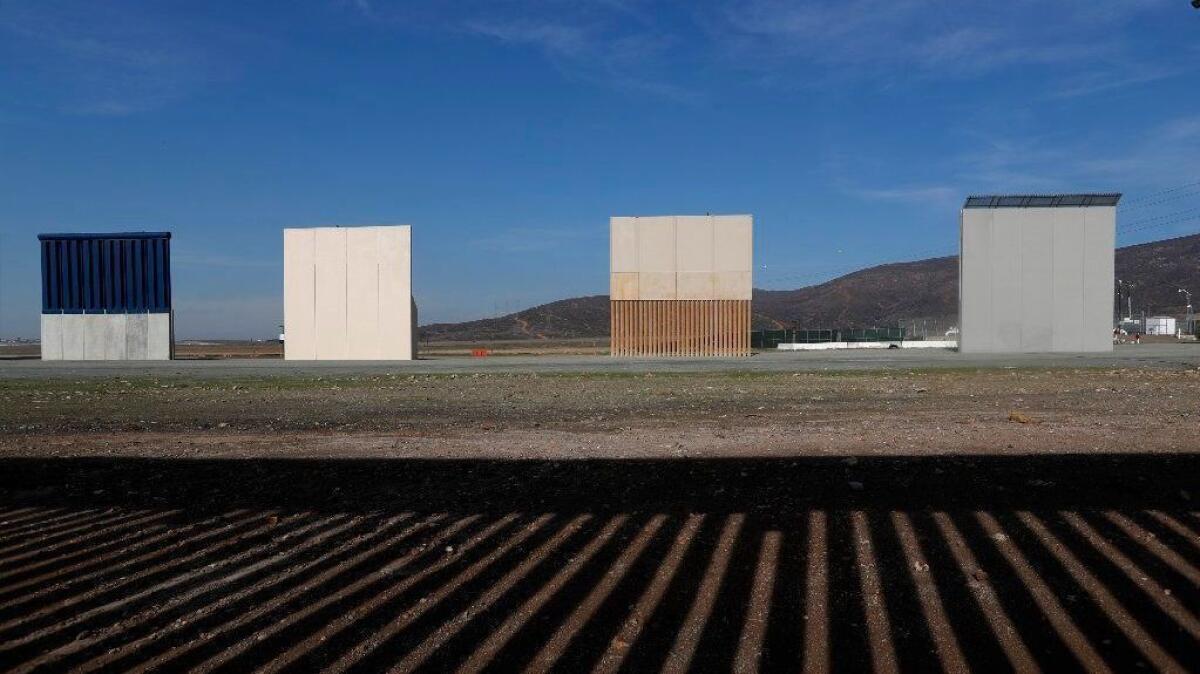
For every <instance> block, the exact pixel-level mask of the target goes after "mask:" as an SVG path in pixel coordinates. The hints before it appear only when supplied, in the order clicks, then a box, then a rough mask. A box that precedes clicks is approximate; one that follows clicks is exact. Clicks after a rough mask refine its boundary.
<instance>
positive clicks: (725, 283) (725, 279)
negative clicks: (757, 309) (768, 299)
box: [713, 271, 754, 300]
mask: <svg viewBox="0 0 1200 674" xmlns="http://www.w3.org/2000/svg"><path fill="white" fill-rule="evenodd" d="M753 291H754V288H753V283H752V281H751V277H750V272H748V271H719V272H716V273H714V274H713V299H717V300H748V299H750V298H751V295H752V294H753Z"/></svg>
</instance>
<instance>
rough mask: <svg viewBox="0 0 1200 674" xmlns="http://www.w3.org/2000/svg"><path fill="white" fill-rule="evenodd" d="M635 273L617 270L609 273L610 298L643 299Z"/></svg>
mask: <svg viewBox="0 0 1200 674" xmlns="http://www.w3.org/2000/svg"><path fill="white" fill-rule="evenodd" d="M638 276H639V274H637V273H636V272H635V273H625V272H616V273H613V274H610V275H609V298H610V299H614V300H637V299H641V295H640V292H639V290H638Z"/></svg>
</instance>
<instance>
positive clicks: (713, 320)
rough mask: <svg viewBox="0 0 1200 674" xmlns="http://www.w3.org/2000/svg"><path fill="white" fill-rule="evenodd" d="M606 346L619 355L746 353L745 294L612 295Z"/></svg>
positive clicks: (747, 314) (747, 313) (747, 309)
mask: <svg viewBox="0 0 1200 674" xmlns="http://www.w3.org/2000/svg"><path fill="white" fill-rule="evenodd" d="M610 309H611V312H610V313H611V316H610V334H611V346H610V349H609V353H611V354H612V355H613V356H619V357H637V356H643V357H645V356H649V357H685V358H687V357H699V356H745V355H749V353H750V335H749V330H750V302H749V301H747V300H617V301H612V302H611V303H610Z"/></svg>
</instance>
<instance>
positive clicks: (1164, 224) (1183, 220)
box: [1118, 215, 1200, 236]
mask: <svg viewBox="0 0 1200 674" xmlns="http://www.w3.org/2000/svg"><path fill="white" fill-rule="evenodd" d="M1195 221H1200V215H1195V216H1191V217H1187V218H1179V219H1176V220H1167V221H1165V222H1157V223H1151V224H1148V225H1143V226H1141V227H1134V228H1132V229H1126V230H1122V231H1120V232H1118V234H1119V235H1125V234H1132V233H1134V232H1144V231H1147V230H1150V229H1158V228H1159V227H1167V226H1169V225H1179V224H1183V223H1186V222H1195ZM1180 236H1187V235H1186V234H1182V235H1180Z"/></svg>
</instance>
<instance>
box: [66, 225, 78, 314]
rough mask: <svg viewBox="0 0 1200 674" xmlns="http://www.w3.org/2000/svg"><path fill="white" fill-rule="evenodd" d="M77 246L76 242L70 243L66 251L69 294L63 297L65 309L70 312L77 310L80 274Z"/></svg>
mask: <svg viewBox="0 0 1200 674" xmlns="http://www.w3.org/2000/svg"><path fill="white" fill-rule="evenodd" d="M76 244H77V242H76V241H68V242H67V249H66V250H65V251H64V252H65V253H66V255H65V256H64V257H65V258H66V259H65V260H64V262H66V267H67V278H66V282H67V292H66V296H65V297H63V309H68V310H70V309H74V308H75V306H76V298H77V297H78V295H77V292H76V291H77V290H78V288H77V286H76V281H77V277H78V276H79V274H78V273H77V271H76V270H77V267H78V256H77V255H76V254H75V247H76Z"/></svg>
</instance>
